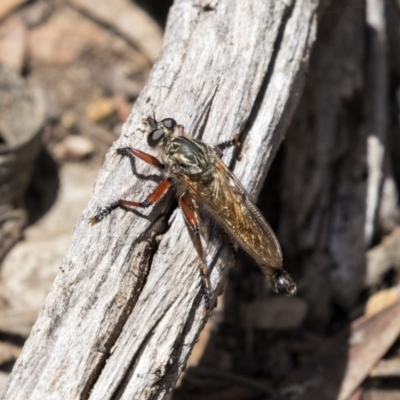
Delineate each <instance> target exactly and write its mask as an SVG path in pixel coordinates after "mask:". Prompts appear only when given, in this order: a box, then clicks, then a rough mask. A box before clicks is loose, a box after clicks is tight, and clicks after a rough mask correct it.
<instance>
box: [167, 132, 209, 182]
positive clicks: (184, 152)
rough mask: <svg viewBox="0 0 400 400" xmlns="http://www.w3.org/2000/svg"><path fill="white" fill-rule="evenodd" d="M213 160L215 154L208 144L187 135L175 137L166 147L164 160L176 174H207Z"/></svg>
mask: <svg viewBox="0 0 400 400" xmlns="http://www.w3.org/2000/svg"><path fill="white" fill-rule="evenodd" d="M213 161H214V154H213V152H212V151H211V150H210V148H209V147H208V146H207V145H206V144H204V143H201V142H199V141H197V140H195V139H192V138H189V137H186V136H178V137H175V138H173V140H171V141H170V142H169V143H168V144H167V145H166V146H165V148H164V162H165V163H166V164H167V166H168V169H169V170H170V172H171V173H172V174H174V175H179V174H184V175H188V176H201V175H203V174H207V173H208V171H210V169H211V166H212V164H213Z"/></svg>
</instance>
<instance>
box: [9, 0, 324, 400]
mask: <svg viewBox="0 0 400 400" xmlns="http://www.w3.org/2000/svg"><path fill="white" fill-rule="evenodd" d="M317 3H318V1H317V0H292V1H291V0H286V1H276V0H268V1H265V0H255V1H253V2H243V1H240V0H220V1H218V0H217V1H212V2H211V1H204V0H201V1H199V0H177V1H175V4H174V6H173V7H172V9H171V12H170V15H169V19H168V25H167V29H166V34H165V42H164V48H163V51H162V54H161V56H160V57H159V59H158V61H157V62H156V64H155V66H154V68H153V71H152V74H151V76H150V78H149V81H148V84H147V85H146V87H145V89H144V90H143V92H142V93H141V95H140V97H139V99H138V100H137V102H136V104H135V106H134V108H133V110H132V113H131V116H130V118H129V119H128V121H127V122H126V124H125V125H124V128H123V131H122V135H121V137H120V139H119V140H118V141H117V142H116V143H115V144H114V145H113V147H112V148H111V149H110V151H109V153H108V155H107V157H106V161H105V164H104V167H103V169H102V171H101V172H100V174H99V177H98V180H97V182H96V185H95V193H94V197H93V199H92V201H91V202H90V204H89V205H88V207H87V208H86V209H85V211H84V212H83V214H82V217H81V218H80V220H79V221H78V224H77V226H76V230H75V233H74V236H73V238H72V243H71V245H70V247H69V250H68V253H67V255H66V257H65V259H64V261H63V263H62V266H61V272H60V273H59V275H58V276H57V278H56V280H55V282H54V285H53V287H52V290H51V292H50V293H49V295H48V297H47V300H46V303H45V305H44V307H43V310H42V312H41V313H40V316H39V318H38V320H37V322H36V324H35V325H34V327H33V329H32V332H31V334H30V336H29V338H28V340H27V342H26V344H25V346H24V349H23V352H22V354H21V356H20V357H19V359H18V361H17V363H16V364H15V367H14V370H13V372H12V374H11V378H10V382H9V384H8V387H7V389H6V391H5V393H4V394H3V397H2V398H3V399H13V400H15V399H24V400H26V399H39V398H43V397H45V398H46V399H78V398H90V399H111V398H113V399H115V398H121V399H150V398H151V399H161V398H164V397H165V395H166V394H167V393H168V392H169V390H170V389H171V387H173V385H174V383H175V381H176V379H177V378H178V376H179V374H180V372H181V371H182V369H183V368H184V366H185V362H186V360H187V358H188V356H189V354H190V351H191V349H192V347H193V345H194V343H195V341H196V338H197V337H198V335H199V332H200V330H201V329H202V327H203V325H204V323H205V320H206V315H205V312H204V303H203V299H202V296H201V284H200V275H199V272H198V269H199V261H198V259H197V256H196V252H195V251H194V248H193V246H192V243H191V241H190V237H189V234H188V232H187V230H186V227H185V224H184V221H183V218H182V215H181V212H180V211H179V210H178V211H177V212H173V213H172V216H171V217H169V216H170V215H171V211H172V209H171V204H172V203H171V197H167V198H166V199H165V200H164V201H162V202H161V203H160V204H158V205H156V206H155V207H154V208H152V209H148V210H146V211H143V212H142V211H137V212H132V213H127V212H124V211H122V210H119V211H115V212H114V213H113V214H112V215H111V216H110V217H109V218H107V219H106V220H104V221H102V222H101V223H99V224H98V225H97V226H96V227H94V228H92V227H90V226H89V224H88V223H87V220H88V218H89V217H90V216H92V215H93V214H94V213H95V211H96V209H97V207H100V206H104V205H107V204H109V203H110V202H112V201H113V200H116V199H118V198H127V199H143V198H144V197H145V196H146V194H147V193H148V192H150V191H151V189H152V188H154V185H155V183H154V181H155V180H156V178H154V175H155V174H156V172H155V171H154V169H151V167H149V166H147V165H145V164H143V163H142V162H141V161H140V160H136V161H135V162H133V163H130V162H129V161H128V160H127V159H118V158H115V157H114V153H115V149H116V148H118V147H124V146H132V147H136V148H139V149H142V150H144V151H149V149H148V147H147V145H146V139H145V133H144V129H143V125H142V124H141V122H140V121H141V118H142V117H143V116H146V115H149V114H152V113H153V112H155V115H156V117H158V118H164V117H173V118H175V119H176V120H177V121H179V123H182V124H183V125H184V126H185V128H186V130H187V132H190V134H192V135H193V136H195V137H197V138H200V137H201V138H202V140H204V141H205V142H207V143H209V144H211V145H215V144H217V143H218V142H221V141H224V140H227V139H229V138H230V137H231V134H232V133H234V132H236V133H239V136H240V141H241V142H242V144H243V147H242V152H241V154H240V160H239V161H234V159H233V157H232V153H228V154H227V156H226V157H224V161H225V162H227V163H228V164H230V165H231V167H233V169H234V172H235V174H236V175H237V176H238V177H239V178H240V179H241V181H242V182H243V184H244V186H245V187H246V188H247V189H248V190H249V192H250V193H251V194H253V195H254V196H255V197H256V196H257V194H258V192H259V190H260V188H261V186H262V183H263V181H264V179H265V176H266V174H267V170H268V168H269V165H270V163H271V161H272V159H273V156H274V155H275V153H276V151H277V149H278V147H279V145H280V143H281V141H282V139H283V137H284V133H285V129H286V127H287V125H288V123H289V122H290V120H291V116H292V113H293V111H294V108H295V106H296V104H297V102H298V99H299V96H300V94H301V89H302V84H303V81H304V74H305V72H306V67H307V62H308V58H309V54H310V49H311V47H312V43H313V41H314V39H315V31H316V7H317ZM132 172H133V173H132ZM202 232H203V236H204V242H205V243H207V245H206V250H207V263H208V265H209V266H210V268H211V282H212V300H213V301H214V300H215V298H216V296H217V295H218V294H219V293H220V291H221V289H222V287H223V284H224V280H225V275H226V272H227V270H228V268H229V267H230V266H231V265H232V264H233V260H234V256H233V254H232V250H231V248H230V246H227V245H226V242H225V240H224V238H223V235H221V231H220V229H219V228H218V227H216V226H215V225H214V224H213V223H209V222H208V220H206V221H205V224H204V226H203V230H202Z"/></svg>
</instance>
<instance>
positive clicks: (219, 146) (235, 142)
mask: <svg viewBox="0 0 400 400" xmlns="http://www.w3.org/2000/svg"><path fill="white" fill-rule="evenodd" d="M239 145H240V143H239V141H238V138H237V135H236V134H235V133H234V134H233V135H232V139H231V140H227V141H226V142H222V143H219V144H217V145H216V146H215V147H214V150H215V151H216V153H217V154H218V156H219V157H220V158H221V157H222V156H223V155H224V150H226V149H229V147H232V146H235V147H239Z"/></svg>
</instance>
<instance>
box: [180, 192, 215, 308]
mask: <svg viewBox="0 0 400 400" xmlns="http://www.w3.org/2000/svg"><path fill="white" fill-rule="evenodd" d="M179 205H180V206H181V208H182V211H183V215H184V216H185V220H186V223H187V224H188V225H189V228H190V230H191V232H192V234H193V241H194V245H195V247H196V251H197V254H198V255H199V258H200V261H201V265H200V275H201V280H202V283H203V288H204V292H205V307H206V309H207V310H208V311H210V286H211V285H210V280H209V278H208V271H207V266H206V262H205V257H204V252H203V246H202V244H201V238H200V220H199V215H198V213H197V210H196V206H195V204H194V202H193V200H192V199H191V198H190V197H189V196H188V195H183V196H182V197H181V198H180V199H179Z"/></svg>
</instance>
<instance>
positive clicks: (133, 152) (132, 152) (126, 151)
mask: <svg viewBox="0 0 400 400" xmlns="http://www.w3.org/2000/svg"><path fill="white" fill-rule="evenodd" d="M116 153H117V154H119V155H120V156H128V157H138V158H140V159H141V160H143V161H144V162H147V164H150V165H153V166H154V167H157V168H160V169H163V168H164V167H165V166H164V164H163V163H162V162H161V161H159V160H158V159H157V158H156V157H153V156H151V155H150V154H147V153H144V152H143V151H140V150H138V149H134V148H133V147H120V148H119V149H117V151H116Z"/></svg>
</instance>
